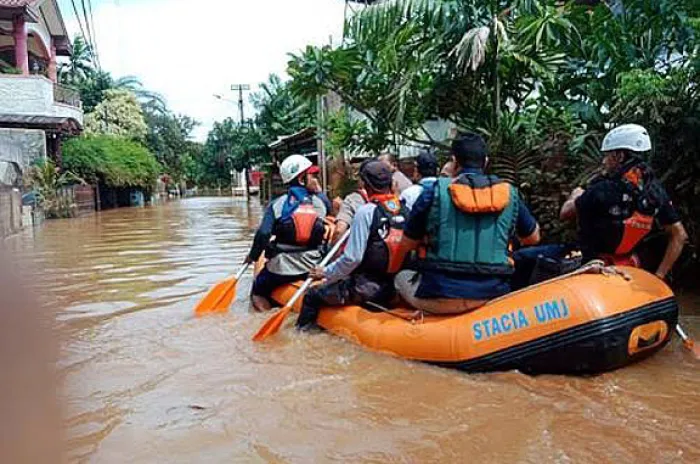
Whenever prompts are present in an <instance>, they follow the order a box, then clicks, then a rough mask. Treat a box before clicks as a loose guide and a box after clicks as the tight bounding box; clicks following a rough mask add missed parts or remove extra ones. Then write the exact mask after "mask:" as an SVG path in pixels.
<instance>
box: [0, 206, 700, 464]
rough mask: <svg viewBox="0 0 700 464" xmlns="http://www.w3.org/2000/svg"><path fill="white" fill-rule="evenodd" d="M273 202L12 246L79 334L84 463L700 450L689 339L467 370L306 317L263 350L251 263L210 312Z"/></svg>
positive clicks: (648, 455) (671, 455) (117, 221)
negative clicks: (540, 369)
mask: <svg viewBox="0 0 700 464" xmlns="http://www.w3.org/2000/svg"><path fill="white" fill-rule="evenodd" d="M260 214H261V208H260V207H259V206H258V205H257V201H253V202H252V204H251V205H250V206H249V205H247V204H246V203H245V201H244V200H242V199H237V200H232V199H227V198H197V199H189V200H184V201H181V202H178V203H171V204H168V205H165V206H161V207H155V208H146V209H121V210H116V211H108V212H105V213H102V214H100V215H96V216H94V217H90V218H85V219H75V220H65V221H51V222H47V223H46V224H45V226H44V227H43V228H41V229H39V230H37V231H36V232H35V234H34V235H32V234H31V233H26V234H24V235H20V236H17V237H14V238H12V239H11V240H9V241H8V244H9V245H10V246H11V247H13V248H14V249H15V250H16V251H17V252H18V253H19V254H21V255H22V256H23V257H25V258H26V259H25V262H27V263H29V264H31V265H32V266H35V267H36V268H38V269H40V270H41V272H40V273H39V274H38V277H37V278H36V281H35V282H34V283H35V284H36V287H37V288H40V289H41V295H42V296H43V297H44V300H45V301H44V303H45V304H46V307H47V309H52V310H54V311H55V312H56V321H57V322H56V324H57V325H58V326H59V327H60V328H61V331H62V333H63V334H64V343H63V352H62V357H61V361H60V366H59V367H60V369H61V372H62V378H63V383H64V391H65V393H64V396H65V399H66V409H67V410H68V414H69V417H68V419H67V430H68V438H69V451H70V455H71V458H72V459H73V460H75V461H78V462H169V463H170V462H231V461H236V462H250V461H252V462H313V461H341V460H343V461H349V462H596V463H597V462H632V461H635V460H642V461H643V462H649V461H652V462H689V463H691V462H700V449H699V443H700V395H699V394H698V392H700V371H699V370H698V367H699V366H698V363H696V362H694V361H692V360H691V359H690V358H689V357H688V356H687V355H686V354H685V353H684V352H683V351H682V349H681V347H680V345H679V344H678V342H674V344H673V345H672V346H670V347H668V348H667V349H666V350H664V351H663V352H661V353H660V354H659V355H657V356H655V357H653V358H652V359H650V360H648V361H646V362H644V363H642V364H639V365H636V366H632V367H629V368H626V369H624V370H620V371H617V372H613V373H609V374H605V375H601V376H598V377H595V378H567V377H556V376H541V377H536V378H533V377H527V376H524V375H522V374H519V373H516V372H508V373H499V374H490V375H466V374H464V373H460V372H456V371H450V370H444V369H439V368H435V367H431V366H427V365H423V364H418V363H412V362H406V361H401V360H397V359H392V358H389V357H386V356H381V355H377V354H373V353H369V352H366V351H364V350H362V349H361V348H358V347H355V346H353V345H351V344H349V343H347V342H345V341H343V340H340V339H337V338H334V337H331V336H329V335H326V334H320V335H318V334H316V335H298V334H296V333H293V331H291V330H286V331H284V333H283V334H281V336H280V337H278V338H276V339H275V340H273V341H271V342H270V343H266V344H264V345H254V344H253V343H251V342H250V336H251V334H253V333H254V332H255V330H256V329H257V328H258V326H259V325H260V324H261V322H262V321H263V320H264V318H265V316H263V315H258V314H250V313H249V312H248V300H247V297H246V295H247V294H248V291H249V288H250V279H251V277H250V274H248V275H247V276H245V277H244V278H243V280H242V282H241V283H240V284H239V291H238V301H237V302H236V303H235V305H234V307H233V308H232V311H231V312H230V313H229V314H227V315H224V316H216V317H209V318H204V319H194V318H193V317H192V309H193V307H194V305H195V304H196V302H197V301H198V298H199V297H200V296H201V295H202V292H204V291H205V290H206V289H207V288H208V287H209V286H210V285H212V284H213V283H215V282H216V281H218V280H219V279H221V278H223V277H225V276H227V275H229V274H231V273H233V272H234V271H235V270H236V266H237V265H238V263H240V262H241V261H242V260H243V258H244V257H245V255H246V253H247V251H248V247H249V244H250V241H251V239H252V234H253V232H254V228H255V226H256V225H257V222H258V220H259V218H260ZM684 301H685V300H684ZM687 301H688V304H687V305H686V306H684V312H685V313H686V314H688V313H689V312H690V311H692V309H691V308H695V311H696V312H695V314H697V308H698V306H699V304H698V303H699V302H698V301H697V299H695V300H692V299H688V300H687ZM684 322H685V324H686V325H687V326H688V329H689V330H691V331H692V332H694V333H695V334H697V335H700V320H699V318H698V317H697V316H686V317H685V318H684Z"/></svg>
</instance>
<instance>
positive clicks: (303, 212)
mask: <svg viewBox="0 0 700 464" xmlns="http://www.w3.org/2000/svg"><path fill="white" fill-rule="evenodd" d="M287 198H288V195H283V196H282V197H280V198H279V199H277V200H276V201H275V204H274V205H273V212H274V214H275V218H276V221H275V226H274V229H273V234H274V235H275V243H274V248H275V249H276V250H275V251H276V252H295V251H305V250H312V249H316V248H318V247H319V246H320V245H321V244H322V243H323V241H324V235H325V224H324V218H325V217H326V215H327V214H328V211H327V210H326V206H325V205H324V203H323V201H321V199H320V198H318V197H317V196H316V195H309V196H307V197H306V198H304V199H303V200H302V201H301V203H300V204H299V205H298V206H297V207H296V209H295V210H294V213H292V215H291V216H290V217H289V218H287V219H282V218H281V216H282V209H283V208H284V204H285V202H286V201H287Z"/></svg>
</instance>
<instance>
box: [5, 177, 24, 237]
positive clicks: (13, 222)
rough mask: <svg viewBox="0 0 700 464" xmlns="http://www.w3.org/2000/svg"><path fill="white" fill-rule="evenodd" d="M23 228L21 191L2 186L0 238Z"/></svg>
mask: <svg viewBox="0 0 700 464" xmlns="http://www.w3.org/2000/svg"><path fill="white" fill-rule="evenodd" d="M21 228H22V195H21V193H20V192H19V190H17V189H15V188H13V187H10V186H6V185H0V238H3V237H7V236H8V235H10V234H13V233H15V232H17V231H19V230H20V229H21Z"/></svg>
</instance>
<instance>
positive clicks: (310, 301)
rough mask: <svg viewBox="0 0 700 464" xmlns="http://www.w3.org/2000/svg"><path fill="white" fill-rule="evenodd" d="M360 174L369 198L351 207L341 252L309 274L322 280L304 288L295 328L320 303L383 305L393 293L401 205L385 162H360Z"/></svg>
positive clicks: (311, 317) (309, 319) (307, 322)
mask: <svg viewBox="0 0 700 464" xmlns="http://www.w3.org/2000/svg"><path fill="white" fill-rule="evenodd" d="M360 177H361V178H362V180H363V182H364V184H365V188H366V190H367V194H368V195H369V200H370V201H369V203H367V204H365V205H363V206H361V207H360V209H358V210H357V213H356V214H355V218H354V219H353V221H352V225H351V227H350V236H349V238H348V243H347V246H346V247H345V250H344V251H343V254H342V255H341V256H340V257H339V258H338V259H336V260H335V261H334V262H333V263H331V264H329V265H328V266H326V267H325V268H322V267H317V268H315V269H313V270H311V272H310V273H309V276H310V277H312V278H314V279H316V280H322V279H325V281H326V282H325V283H324V284H323V285H320V286H318V287H312V288H310V289H309V291H308V292H307V294H306V296H305V297H304V302H303V305H302V310H301V313H300V314H299V319H298V320H297V327H298V328H307V327H309V326H313V325H314V323H315V322H316V318H317V317H318V313H319V309H320V308H321V307H326V306H341V305H347V304H361V303H363V302H366V301H372V302H373V303H377V304H387V303H388V302H389V301H390V300H391V299H392V298H393V296H394V294H395V292H394V284H393V278H394V276H395V275H396V273H397V272H398V271H399V269H400V267H401V264H402V263H401V262H399V261H397V260H396V257H397V256H398V246H399V244H400V242H401V236H402V234H403V226H404V223H405V219H406V216H405V209H404V208H403V207H402V206H401V202H400V201H399V199H398V197H397V196H396V195H394V194H393V193H392V192H391V184H392V176H391V170H390V169H389V167H388V166H387V165H386V164H385V163H382V162H380V161H371V162H368V163H366V164H364V165H363V166H362V168H361V170H360Z"/></svg>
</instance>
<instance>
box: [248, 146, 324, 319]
mask: <svg viewBox="0 0 700 464" xmlns="http://www.w3.org/2000/svg"><path fill="white" fill-rule="evenodd" d="M318 172H319V170H318V167H316V166H313V165H312V163H311V161H309V160H308V159H307V158H305V157H304V156H301V155H291V156H289V157H287V158H286V159H285V160H284V161H283V162H282V165H281V166H280V175H281V176H282V182H284V183H285V184H288V185H289V190H288V191H287V193H286V194H284V195H282V196H281V197H279V198H276V199H275V200H273V201H272V202H271V203H270V205H269V206H268V207H267V209H266V210H265V215H264V217H263V220H262V224H261V225H260V227H259V228H258V231H257V232H256V234H255V238H254V240H253V247H252V249H251V250H250V253H249V254H248V258H247V259H246V262H249V263H251V262H255V261H257V260H258V258H260V256H261V255H262V253H263V251H265V252H266V258H267V260H268V261H267V263H266V264H265V268H264V269H263V270H262V272H260V274H259V275H258V276H257V278H256V279H255V282H254V283H253V292H252V293H253V295H252V301H253V306H254V307H255V309H256V310H258V311H267V310H269V309H271V307H272V306H271V304H270V300H269V298H270V295H271V294H272V291H273V290H274V289H275V288H277V287H279V286H281V285H284V284H287V283H290V282H296V281H298V280H303V279H306V277H307V275H308V272H309V270H311V269H313V267H314V266H317V265H318V264H319V263H320V262H321V260H322V259H323V256H322V255H321V250H320V248H321V245H323V242H324V236H325V226H324V219H325V217H326V215H327V214H328V213H329V211H331V205H330V201H329V200H328V197H326V195H325V194H323V193H322V192H321V191H320V188H319V187H318V182H317V181H316V180H315V178H314V177H313V176H314V175H315V174H316V173H318ZM273 235H274V236H275V239H274V241H273V242H272V243H270V238H271V237H272V236H273Z"/></svg>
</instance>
